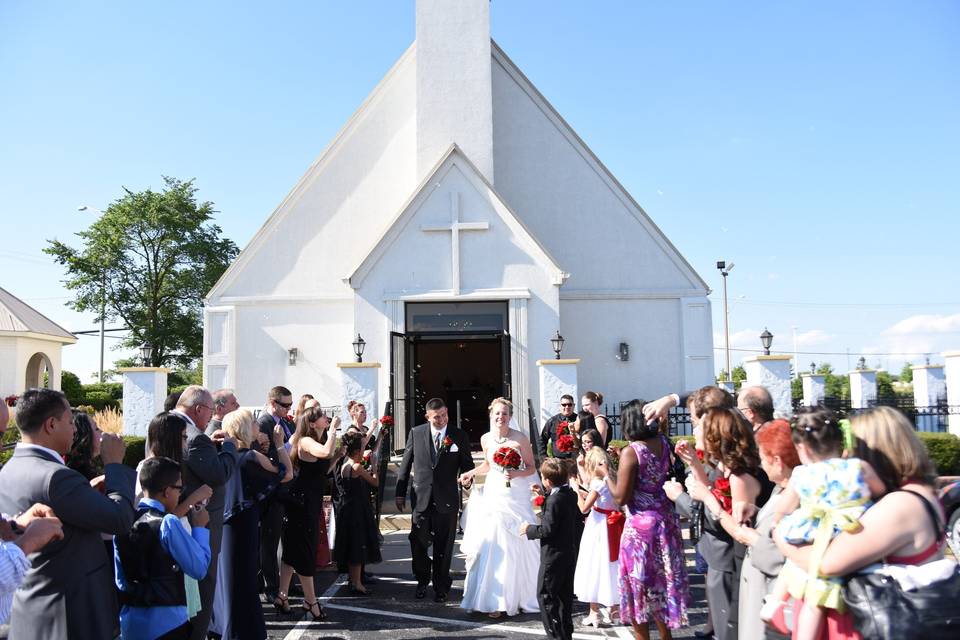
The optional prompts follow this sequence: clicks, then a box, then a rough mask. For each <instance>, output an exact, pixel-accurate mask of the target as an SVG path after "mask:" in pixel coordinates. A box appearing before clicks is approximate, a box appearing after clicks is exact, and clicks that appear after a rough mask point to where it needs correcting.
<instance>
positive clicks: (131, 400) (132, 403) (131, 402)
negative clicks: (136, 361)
mask: <svg viewBox="0 0 960 640" xmlns="http://www.w3.org/2000/svg"><path fill="white" fill-rule="evenodd" d="M119 371H120V373H122V374H123V434H124V435H126V436H142V437H144V438H146V437H147V427H149V426H150V421H151V420H153V417H154V416H155V415H157V414H158V413H160V412H161V411H163V401H164V400H165V399H166V397H167V374H168V373H170V369H162V368H157V367H130V368H127V369H119Z"/></svg>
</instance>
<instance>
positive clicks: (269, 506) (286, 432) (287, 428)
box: [257, 387, 293, 601]
mask: <svg viewBox="0 0 960 640" xmlns="http://www.w3.org/2000/svg"><path fill="white" fill-rule="evenodd" d="M292 406H293V394H292V393H290V389H287V388H286V387H273V388H272V389H270V391H269V392H267V405H266V407H264V410H263V411H262V412H261V413H260V416H259V417H258V418H257V426H259V427H260V433H262V434H266V435H267V440H268V442H269V448H268V449H267V450H265V451H263V450H262V451H261V452H262V453H264V454H266V456H267V457H268V458H270V460H271V461H272V462H273V464H277V463H278V462H279V461H280V458H279V457H278V456H277V448H276V446H275V445H274V444H273V429H274V427H276V426H277V425H280V427H282V428H283V441H284V442H287V441H288V440H290V436H292V435H293V423H291V422H290V421H289V420H288V419H287V415H288V414H289V413H290V407H292ZM261 513H262V516H261V517H260V581H261V582H262V584H263V591H264V594H265V595H266V596H267V599H268V600H270V601H275V600H277V596H278V595H279V593H278V592H279V590H280V560H279V548H280V534H281V532H282V529H283V505H282V504H281V503H280V501H279V500H277V499H276V498H275V497H270V498H268V499H267V500H266V501H264V503H263V506H262V507H261Z"/></svg>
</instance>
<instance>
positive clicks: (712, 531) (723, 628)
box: [675, 470, 737, 640]
mask: <svg viewBox="0 0 960 640" xmlns="http://www.w3.org/2000/svg"><path fill="white" fill-rule="evenodd" d="M715 475H716V472H715V470H714V471H711V472H710V473H709V474H708V477H709V478H710V480H711V481H713V479H714V477H715ZM692 503H693V501H692V500H691V499H690V494H689V493H681V494H680V496H679V497H678V498H677V501H676V505H675V506H676V510H677V513H679V514H680V515H681V516H683V517H684V518H688V519H689V518H690V517H691V516H692V515H693V513H692V511H691V507H692ZM702 517H703V535H701V536H700V540H699V542H697V550H698V551H699V552H700V555H702V556H703V559H704V560H706V561H707V579H706V590H707V602H708V603H709V605H710V619H711V620H712V621H713V634H714V636H715V637H716V639H717V640H735V639H736V635H733V636H732V637H731V634H730V630H729V628H728V622H729V620H730V613H731V610H732V607H736V606H737V603H735V602H731V598H732V591H733V581H734V580H736V579H737V575H736V572H735V571H734V561H733V539H732V538H730V535H729V534H728V533H727V532H726V530H725V529H724V528H723V527H722V526H721V525H720V523H719V522H717V521H716V520H714V519H713V516H711V515H710V512H709V510H704V514H703V516H702Z"/></svg>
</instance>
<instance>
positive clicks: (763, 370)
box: [743, 356, 793, 417]
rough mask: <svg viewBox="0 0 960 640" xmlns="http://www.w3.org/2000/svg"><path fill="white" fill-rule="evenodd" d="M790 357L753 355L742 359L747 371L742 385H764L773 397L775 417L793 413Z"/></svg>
mask: <svg viewBox="0 0 960 640" xmlns="http://www.w3.org/2000/svg"><path fill="white" fill-rule="evenodd" d="M790 359H791V356H753V357H751V358H746V359H744V361H743V368H744V369H746V371H747V380H746V382H744V385H746V386H748V387H753V386H761V387H766V389H767V391H769V392H770V396H771V397H772V398H773V413H774V415H776V416H777V417H780V416H789V415H791V414H792V413H793V402H792V400H791V397H790Z"/></svg>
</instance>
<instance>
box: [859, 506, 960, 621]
mask: <svg viewBox="0 0 960 640" xmlns="http://www.w3.org/2000/svg"><path fill="white" fill-rule="evenodd" d="M898 491H902V489H898ZM907 493H912V494H913V495H915V496H917V498H918V499H919V500H921V501H922V502H923V505H924V507H926V509H927V513H928V514H929V516H930V520H931V521H932V522H933V526H934V531H935V532H936V533H937V539H938V540H940V541H942V540H943V528H942V527H941V526H940V522H939V519H938V518H937V514H936V512H935V511H934V509H933V507H932V506H931V505H930V503H929V502H927V499H926V498H924V497H923V496H921V495H919V494H917V493H915V492H913V491H907ZM843 599H844V601H845V602H846V603H847V607H848V608H849V609H850V613H851V614H852V615H853V619H854V624H855V626H856V628H857V630H858V631H859V632H860V635H861V636H863V640H888V639H892V638H896V639H897V640H914V639H916V640H921V639H922V640H933V639H934V638H958V637H960V569H958V568H957V567H956V566H955V567H954V570H953V574H952V575H951V576H950V577H949V578H946V579H944V580H940V581H939V582H935V583H933V584H930V585H927V586H923V587H918V588H916V589H910V590H908V591H905V590H903V589H902V588H901V587H900V584H899V583H898V582H897V581H896V580H895V579H893V578H891V577H890V576H887V575H884V574H882V573H859V574H855V575H853V576H850V577H849V578H847V580H846V582H845V584H844V586H843Z"/></svg>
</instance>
